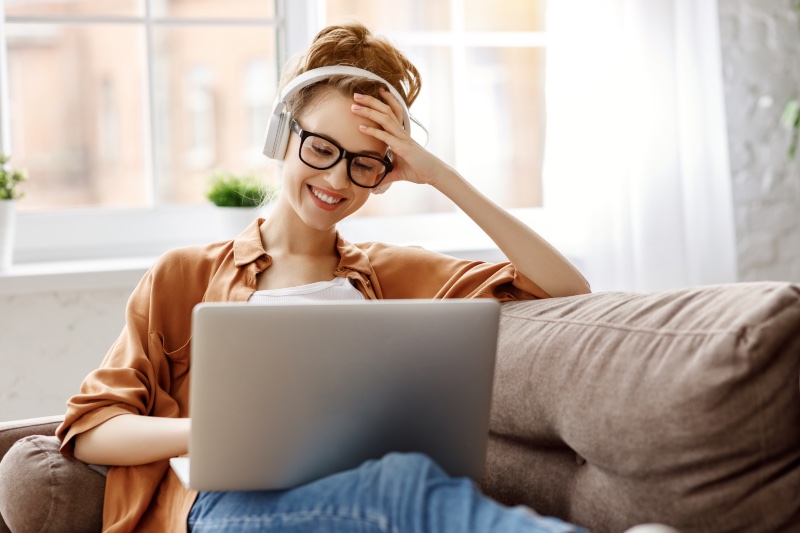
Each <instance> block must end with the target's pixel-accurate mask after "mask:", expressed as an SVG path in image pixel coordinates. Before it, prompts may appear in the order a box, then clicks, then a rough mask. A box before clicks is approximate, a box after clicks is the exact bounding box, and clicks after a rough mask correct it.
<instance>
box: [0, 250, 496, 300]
mask: <svg viewBox="0 0 800 533" xmlns="http://www.w3.org/2000/svg"><path fill="white" fill-rule="evenodd" d="M426 248H428V249H437V251H441V252H444V253H447V254H449V255H453V256H455V257H461V258H465V259H467V258H468V259H476V260H483V261H503V260H505V259H504V257H503V255H502V254H501V252H500V251H499V250H498V249H496V248H494V249H491V248H484V247H478V248H471V249H465V248H467V247H460V249H447V248H448V247H446V246H444V247H430V246H426ZM155 260H156V258H155V257H130V258H116V259H87V260H81V261H54V262H47V263H27V264H18V265H13V266H12V267H11V269H10V270H8V271H6V272H0V296H4V295H17V294H34V293H43V292H61V291H70V292H73V291H88V290H104V289H116V288H126V289H128V290H131V289H133V287H135V286H136V284H137V283H138V282H139V280H140V279H141V278H142V276H144V274H145V272H147V269H148V268H150V266H151V265H152V264H153V262H154V261H155Z"/></svg>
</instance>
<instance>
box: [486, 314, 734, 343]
mask: <svg viewBox="0 0 800 533" xmlns="http://www.w3.org/2000/svg"><path fill="white" fill-rule="evenodd" d="M502 318H513V319H518V320H525V321H526V322H545V323H548V324H568V325H572V326H595V327H602V328H605V329H615V330H619V331H625V332H629V333H630V332H637V333H650V334H659V335H661V334H667V335H693V336H697V337H701V336H707V335H719V334H721V333H722V334H731V333H736V332H737V331H739V329H740V328H739V327H737V328H724V329H722V328H719V329H717V328H715V329H707V330H702V331H696V330H679V329H667V328H662V327H633V326H624V325H620V324H612V323H610V322H592V321H588V320H575V319H564V318H541V317H527V316H520V315H514V314H511V313H507V312H506V313H503V314H502V315H501V319H502Z"/></svg>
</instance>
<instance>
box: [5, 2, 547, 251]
mask: <svg viewBox="0 0 800 533" xmlns="http://www.w3.org/2000/svg"><path fill="white" fill-rule="evenodd" d="M0 5H2V8H3V14H4V16H5V21H4V25H3V32H4V35H5V42H6V57H7V61H6V64H5V65H0V68H2V69H4V73H3V76H5V80H6V83H7V85H8V104H7V105H6V106H3V107H0V117H2V119H3V120H6V121H8V123H9V125H10V138H8V139H3V143H4V145H5V146H10V147H11V154H12V157H13V159H12V161H13V163H14V164H15V165H17V166H20V167H23V168H26V169H27V170H28V172H29V175H30V180H29V182H28V183H27V186H26V190H27V195H26V197H25V198H24V199H23V200H22V201H21V202H20V206H19V208H20V212H21V214H22V215H23V216H24V215H25V214H26V213H27V214H31V215H40V218H41V219H42V220H44V219H45V218H47V217H53V216H59V215H60V214H61V213H65V214H70V215H75V217H80V216H87V217H89V214H92V213H97V212H102V214H103V216H113V214H114V213H116V212H119V213H131V212H136V213H137V214H136V216H139V217H142V216H147V214H146V213H147V212H149V211H152V210H156V211H160V212H162V213H163V212H165V211H168V210H170V209H174V208H181V210H180V212H181V213H182V214H185V213H186V212H187V211H186V209H189V208H192V206H204V205H206V204H207V201H206V199H205V191H206V188H207V180H208V177H209V176H210V174H211V173H213V172H214V171H216V170H225V171H229V172H239V173H252V174H256V175H258V176H261V177H262V179H263V180H264V181H265V183H279V182H280V176H279V168H280V167H279V164H277V163H275V162H273V161H269V160H267V159H266V158H265V157H264V156H263V155H261V148H262V146H261V144H262V142H263V134H264V129H265V128H266V123H267V120H268V117H269V112H270V110H271V105H272V102H273V99H274V97H275V90H276V84H277V80H278V79H279V69H280V65H281V64H282V63H283V62H284V61H285V59H286V58H287V57H288V56H289V55H290V54H291V53H292V52H293V51H295V50H294V49H297V48H299V47H300V46H301V43H302V45H303V46H304V45H307V44H308V42H309V41H310V38H311V37H313V34H314V33H315V32H316V31H317V30H319V29H320V28H321V27H322V26H324V25H326V24H329V23H336V22H342V21H346V20H353V19H356V20H359V21H361V22H364V23H365V24H367V25H368V26H369V27H370V28H371V29H372V30H373V31H374V32H375V33H379V34H382V35H385V36H387V37H388V38H389V39H390V40H392V41H393V42H394V43H395V44H397V45H398V47H399V48H400V49H401V50H403V51H405V52H406V53H407V54H408V55H409V57H410V58H411V60H412V61H413V62H414V63H415V64H416V65H417V66H418V68H419V69H420V71H421V74H422V80H423V89H422V93H421V96H420V98H419V100H418V101H417V103H416V104H415V105H414V106H413V107H412V109H411V111H412V114H414V115H415V116H416V117H417V118H418V119H419V120H420V122H421V123H422V124H423V125H424V126H425V128H426V129H427V134H425V133H424V131H423V129H422V128H419V127H417V126H412V132H413V133H414V136H415V138H417V139H418V140H419V141H420V142H423V143H426V145H427V147H428V148H429V149H430V150H431V151H433V152H434V153H436V154H437V155H439V156H440V157H442V158H443V159H444V160H445V161H446V162H448V163H449V164H451V165H453V166H454V167H455V168H456V169H457V170H459V171H460V172H461V173H462V174H463V175H464V176H465V177H466V178H467V179H468V180H469V181H470V182H472V183H473V184H475V185H476V186H477V187H478V188H479V189H480V190H481V191H482V192H484V193H485V194H487V195H488V196H490V197H491V198H493V199H494V200H495V201H497V202H498V203H500V204H501V205H503V206H505V207H507V208H536V207H540V206H541V205H542V193H541V170H542V153H543V150H544V67H545V45H546V39H545V9H546V0H501V1H498V2H491V3H489V2H484V1H480V0H409V1H407V2H377V1H374V0H305V1H300V0H283V1H282V0H226V1H224V2H223V1H221V0H0ZM297 13H300V14H301V15H300V16H299V18H303V19H304V20H300V21H298V20H297V19H298V16H297V15H296V14H297ZM98 210H99V211H98ZM454 210H455V208H454V206H453V205H452V204H451V203H450V202H449V201H448V200H447V199H446V198H443V197H442V196H441V195H439V194H438V193H436V191H433V190H430V188H424V187H419V186H414V185H411V184H397V185H396V186H395V187H393V189H392V192H391V194H387V195H383V196H379V197H373V198H372V199H371V200H370V202H368V204H367V206H366V207H365V209H363V213H361V214H360V215H361V216H371V217H380V216H386V215H401V216H405V215H412V216H413V215H418V214H430V213H448V212H453V211H454ZM87 213H88V214H87ZM90 218H91V217H90ZM31 220H32V221H33V222H31V224H34V223H35V221H36V220H37V218H36V217H31ZM47 220H52V218H47ZM87 220H88V219H87ZM22 226H25V223H23V224H22ZM31 227H32V226H31ZM23 230H24V231H25V232H26V234H34V233H36V231H37V230H36V229H35V228H34V229H30V230H27V229H25V228H23ZM87 231H89V230H87ZM87 239H90V237H87ZM135 239H138V240H141V239H142V237H141V236H137V237H135ZM143 249H144V248H143ZM119 253H122V251H120V252H119ZM34 255H35V254H34ZM34 255H31V256H30V257H34Z"/></svg>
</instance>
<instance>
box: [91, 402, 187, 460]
mask: <svg viewBox="0 0 800 533" xmlns="http://www.w3.org/2000/svg"><path fill="white" fill-rule="evenodd" d="M190 424H191V422H190V420H189V419H188V418H160V417H152V416H140V415H133V414H130V415H120V416H116V417H114V418H111V419H109V420H107V421H105V422H104V423H102V424H100V425H99V426H97V427H95V428H93V429H91V430H89V431H87V432H86V433H81V434H80V435H78V436H76V437H75V458H76V459H79V460H81V461H83V462H84V463H90V464H97V465H110V466H133V465H143V464H147V463H152V462H154V461H158V460H161V459H167V458H170V457H177V456H179V455H184V454H186V453H187V452H188V448H189V427H190Z"/></svg>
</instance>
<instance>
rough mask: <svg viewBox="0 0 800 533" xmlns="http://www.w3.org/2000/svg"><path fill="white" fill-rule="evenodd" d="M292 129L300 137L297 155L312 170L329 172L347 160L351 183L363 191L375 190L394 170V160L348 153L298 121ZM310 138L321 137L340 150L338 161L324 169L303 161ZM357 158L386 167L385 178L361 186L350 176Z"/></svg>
mask: <svg viewBox="0 0 800 533" xmlns="http://www.w3.org/2000/svg"><path fill="white" fill-rule="evenodd" d="M291 128H292V131H293V132H295V133H296V134H297V135H299V136H300V148H299V150H298V154H297V155H298V156H299V157H300V161H302V162H303V163H305V164H306V165H308V166H310V167H311V168H315V169H317V170H328V169H329V168H332V167H334V166H336V165H337V164H338V163H339V161H341V160H342V159H346V160H347V178H348V179H349V180H350V181H351V182H353V184H354V185H356V186H358V187H361V188H362V189H374V188H375V187H378V186H379V185H380V184H381V182H382V181H383V179H384V178H385V177H386V175H387V174H388V173H389V172H391V171H392V169H393V168H394V166H393V165H392V160H391V159H389V158H388V157H384V158H383V159H381V158H380V157H375V156H373V155H367V154H354V153H352V152H348V151H347V150H345V149H344V148H342V147H341V146H339V145H338V144H336V143H335V142H333V141H332V140H331V139H329V138H327V137H325V136H324V135H320V134H318V133H311V132H310V131H305V130H304V129H303V128H301V127H300V124H298V123H297V121H296V120H294V119H293V120H292V122H291ZM308 137H319V138H320V139H322V140H324V141H325V142H327V143H330V144H331V145H332V146H334V147H335V148H336V149H337V150H339V157H337V158H336V160H335V161H334V162H333V163H331V164H330V165H326V166H324V167H318V166H316V165H312V164H311V163H309V162H308V161H306V160H305V159H303V143H304V142H305V140H306V138H308ZM356 157H366V158H368V159H372V160H374V161H378V162H380V163H382V164H383V165H384V166H385V167H386V170H385V171H384V173H383V176H381V177H380V178H379V179H378V181H377V182H375V185H361V184H360V183H358V182H357V181H356V180H354V179H353V176H352V175H351V174H350V165H352V164H353V159H355V158H356Z"/></svg>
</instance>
